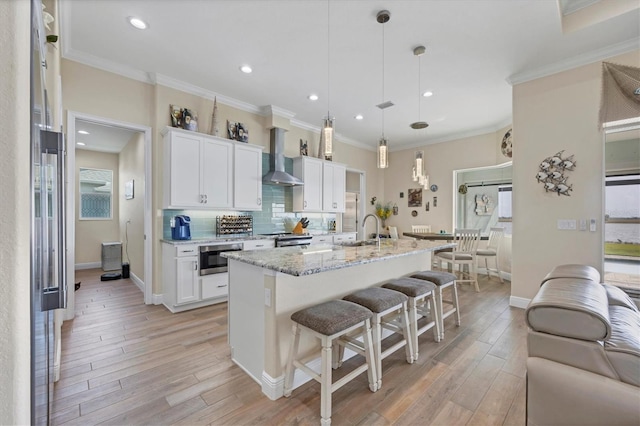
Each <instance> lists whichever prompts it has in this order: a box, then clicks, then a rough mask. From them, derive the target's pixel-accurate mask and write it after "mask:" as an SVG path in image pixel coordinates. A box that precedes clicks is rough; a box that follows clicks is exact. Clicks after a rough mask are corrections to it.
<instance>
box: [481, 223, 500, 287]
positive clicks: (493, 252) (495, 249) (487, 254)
mask: <svg viewBox="0 0 640 426" xmlns="http://www.w3.org/2000/svg"><path fill="white" fill-rule="evenodd" d="M503 235H504V228H491V229H490V231H489V241H488V242H487V248H485V249H480V250H476V256H477V257H478V260H480V259H482V258H484V266H485V269H486V270H487V276H488V277H489V278H491V272H495V273H496V274H497V275H498V278H500V282H501V283H504V281H503V279H502V275H500V267H499V266H498V254H499V253H500V244H501V242H502V236H503ZM490 258H492V259H493V261H494V262H495V264H496V267H495V269H493V268H489V259H490Z"/></svg>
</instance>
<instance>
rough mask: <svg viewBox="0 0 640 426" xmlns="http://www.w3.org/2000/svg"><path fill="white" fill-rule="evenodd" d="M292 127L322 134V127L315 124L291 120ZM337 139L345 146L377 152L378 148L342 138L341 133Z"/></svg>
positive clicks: (336, 136)
mask: <svg viewBox="0 0 640 426" xmlns="http://www.w3.org/2000/svg"><path fill="white" fill-rule="evenodd" d="M291 125H292V126H294V127H297V128H299V129H302V130H307V131H309V132H314V133H318V134H319V133H320V127H318V126H314V125H313V124H309V123H307V122H305V121H300V120H296V119H292V120H291ZM335 138H336V141H338V142H342V143H344V144H347V145H351V146H354V147H356V148H360V149H364V150H365V151H371V152H376V150H377V148H375V147H372V146H369V145H366V144H364V143H362V142H359V141H357V140H355V139H351V138H347V137H345V136H342V135H341V134H340V133H337V132H336V133H335Z"/></svg>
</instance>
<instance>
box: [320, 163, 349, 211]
mask: <svg viewBox="0 0 640 426" xmlns="http://www.w3.org/2000/svg"><path fill="white" fill-rule="evenodd" d="M346 179H347V168H346V167H345V166H344V165H342V164H337V163H332V162H330V161H325V162H324V164H323V168H322V210H324V211H325V212H337V213H344V197H345V187H346Z"/></svg>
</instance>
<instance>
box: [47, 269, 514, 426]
mask: <svg viewBox="0 0 640 426" xmlns="http://www.w3.org/2000/svg"><path fill="white" fill-rule="evenodd" d="M101 273H102V271H101V270H93V271H91V270H90V271H82V274H78V276H79V278H78V280H81V281H82V285H81V288H80V289H79V290H78V291H77V292H76V317H75V319H74V320H72V321H67V322H65V324H64V325H63V352H62V361H61V362H62V364H61V374H62V377H61V380H60V381H59V382H58V383H56V390H55V393H54V398H55V399H56V400H55V402H54V406H53V410H54V412H53V418H54V421H53V424H56V425H60V424H69V425H83V426H85V425H94V424H109V425H125V424H126V425H147V424H148V425H169V424H183V425H200V424H202V425H206V424H212V425H215V426H219V425H261V426H262V425H297V426H300V425H317V424H318V423H319V421H320V386H319V384H317V383H316V382H313V381H311V382H308V383H305V384H304V385H302V386H301V387H299V388H298V389H296V390H294V392H293V394H292V396H291V397H290V398H281V399H279V400H277V401H271V400H269V399H268V398H267V397H266V396H265V395H264V394H262V392H261V390H260V385H258V384H257V383H255V381H253V379H251V378H250V377H249V376H247V375H246V374H245V373H244V372H243V371H242V370H241V369H240V368H239V367H237V366H236V365H235V364H234V363H233V362H232V361H231V357H230V350H229V346H228V342H227V304H226V303H221V304H218V305H214V306H208V307H205V308H200V309H196V310H192V311H187V312H183V313H179V314H171V313H170V312H169V311H168V310H167V309H166V308H165V307H163V306H152V305H144V301H143V296H142V293H141V292H140V291H139V290H138V288H137V287H136V286H135V285H134V284H133V283H132V282H131V281H130V280H124V279H123V280H117V281H109V282H101V281H100V280H99V277H100V274H101ZM480 288H481V292H480V293H476V292H475V291H474V290H473V289H472V288H470V287H469V286H461V287H460V312H461V316H462V325H461V326H459V327H458V326H456V325H455V323H454V320H453V317H449V318H447V320H446V322H445V339H444V341H442V342H440V343H436V342H435V341H434V340H433V336H432V335H431V333H425V334H424V335H422V336H421V337H420V357H419V359H418V360H417V361H416V362H414V363H413V364H411V365H410V364H407V363H406V360H405V359H404V351H402V350H400V351H397V352H396V353H394V354H392V355H391V356H389V357H388V358H387V359H385V360H384V361H383V370H384V376H383V386H382V388H381V389H380V390H379V391H378V392H375V393H372V392H370V391H369V389H368V385H367V379H366V374H361V375H360V376H358V377H357V378H356V380H354V381H352V382H350V383H348V384H347V385H345V386H344V387H343V388H341V389H340V390H338V391H337V392H336V393H335V394H334V397H333V416H332V420H333V424H335V425H411V426H412V425H429V424H443V425H444V424H446V425H450V424H465V423H468V424H472V423H473V424H500V422H503V423H504V424H505V425H512V424H513V425H516V424H518V425H522V424H524V406H525V405H524V404H525V399H524V397H525V391H524V378H523V374H524V373H523V372H524V365H525V363H524V357H525V356H526V339H525V336H526V325H525V323H524V315H523V311H522V310H520V309H515V308H511V307H509V306H508V303H509V293H510V285H509V283H505V284H500V283H499V282H498V281H497V280H496V279H492V280H487V279H486V277H484V276H480ZM392 339H393V338H392ZM392 339H391V340H392ZM357 361H358V360H357V359H352V360H349V361H347V362H345V365H344V366H343V368H341V369H339V370H336V371H335V375H334V377H335V378H337V377H341V376H342V375H344V374H345V373H346V371H347V369H348V368H351V367H353V365H355V364H356V362H357Z"/></svg>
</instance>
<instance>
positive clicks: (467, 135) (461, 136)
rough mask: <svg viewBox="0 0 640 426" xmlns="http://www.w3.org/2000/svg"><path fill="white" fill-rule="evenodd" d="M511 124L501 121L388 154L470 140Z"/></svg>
mask: <svg viewBox="0 0 640 426" xmlns="http://www.w3.org/2000/svg"><path fill="white" fill-rule="evenodd" d="M510 124H511V118H509V119H507V120H504V121H501V122H499V123H497V124H495V125H493V126H488V127H482V128H480V129H473V130H468V131H466V132H460V133H455V134H453V135H447V136H444V137H441V138H437V139H429V140H425V141H422V142H416V143H413V144H410V145H403V146H402V147H399V148H397V149H390V150H389V152H401V151H405V150H407V149H415V148H420V147H424V146H425V145H435V144H437V143H442V142H451V141H455V140H459V139H465V138H471V137H474V136H481V135H486V134H489V133H495V132H497V131H498V130H500V129H502V128H504V127H506V126H508V125H510Z"/></svg>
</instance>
